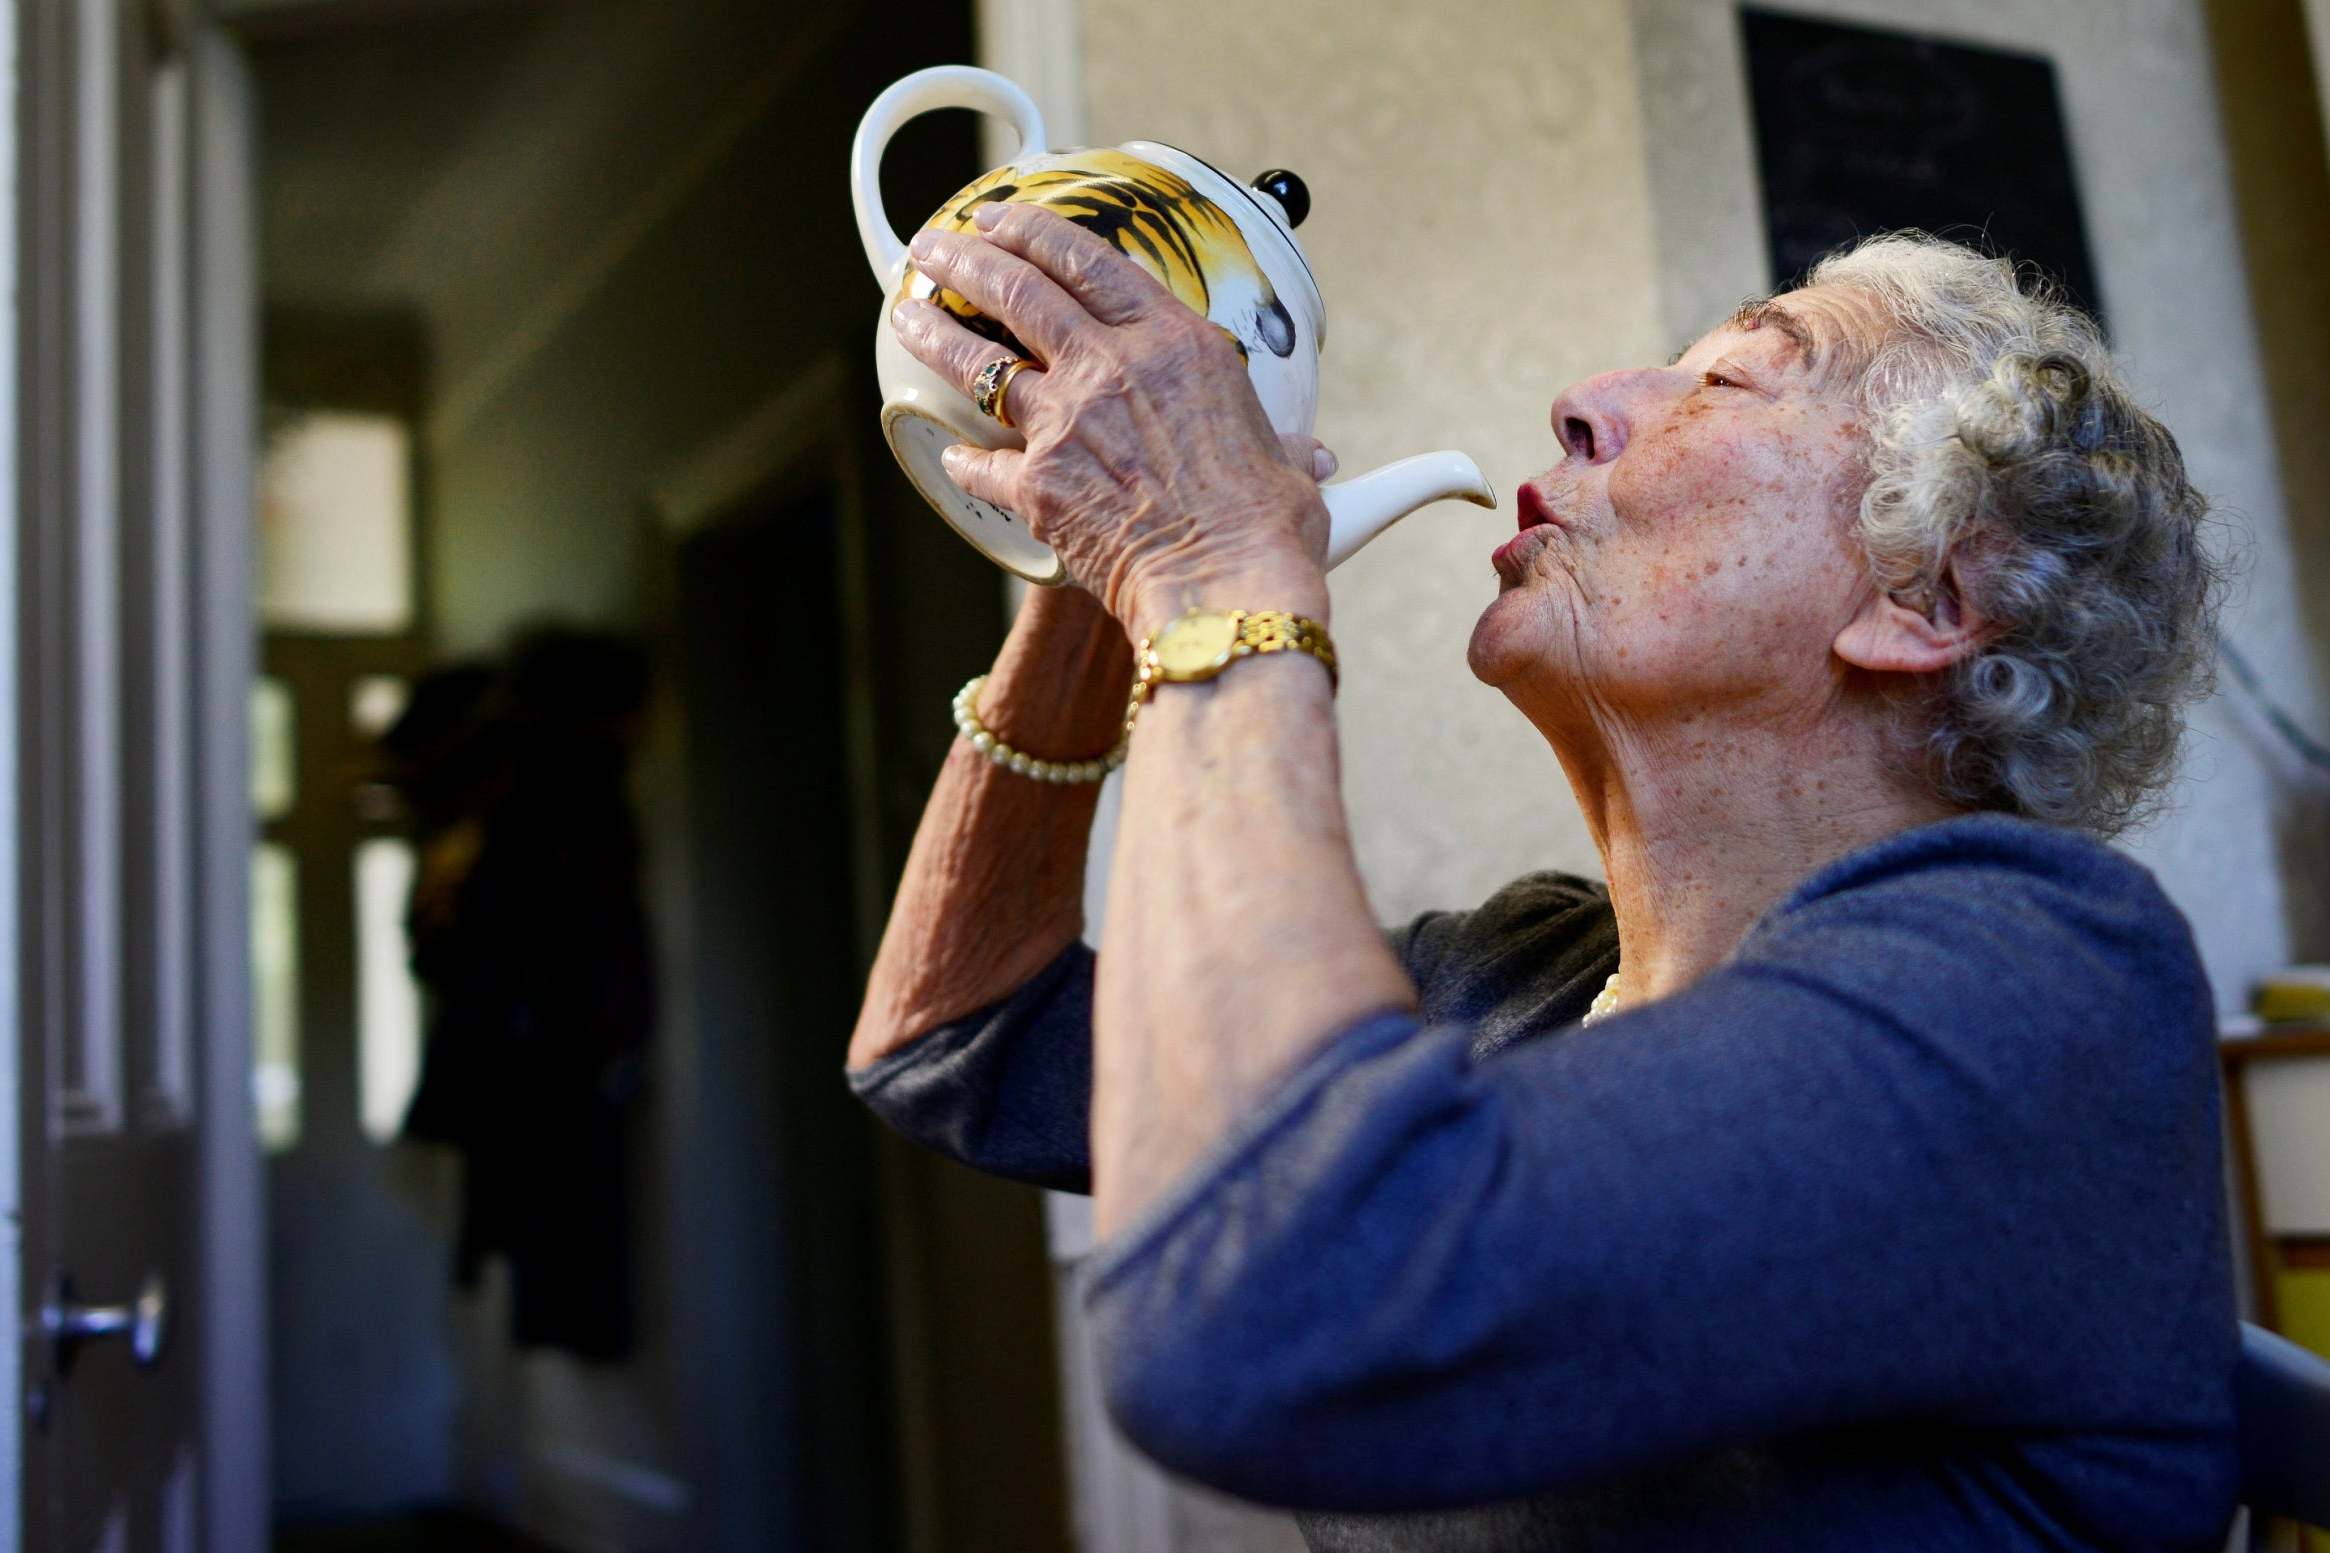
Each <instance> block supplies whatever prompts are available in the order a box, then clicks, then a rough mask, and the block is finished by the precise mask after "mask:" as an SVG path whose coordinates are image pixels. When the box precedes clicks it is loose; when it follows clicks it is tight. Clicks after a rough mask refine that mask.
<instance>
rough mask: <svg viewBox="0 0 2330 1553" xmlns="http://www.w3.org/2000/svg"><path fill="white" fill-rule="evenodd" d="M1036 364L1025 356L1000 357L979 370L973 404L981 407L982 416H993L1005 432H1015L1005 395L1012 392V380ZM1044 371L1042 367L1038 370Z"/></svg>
mask: <svg viewBox="0 0 2330 1553" xmlns="http://www.w3.org/2000/svg"><path fill="white" fill-rule="evenodd" d="M1035 365H1036V364H1035V363H1034V362H1032V361H1030V360H1028V359H1027V358H1026V357H1025V356H998V357H996V358H995V359H994V360H993V361H990V362H989V363H987V365H985V366H983V367H981V368H980V369H979V375H978V376H977V377H975V378H973V379H972V380H971V402H972V403H973V404H975V405H977V406H978V407H979V413H980V414H981V415H991V416H993V417H994V418H995V424H996V425H998V426H1001V427H1002V428H1003V429H1004V430H1005V431H1010V430H1013V429H1014V428H1013V427H1012V424H1011V415H1010V412H1008V411H1007V410H1005V409H1004V406H1003V398H1004V395H1006V394H1008V393H1010V392H1011V380H1012V379H1013V378H1014V377H1017V376H1018V375H1019V373H1020V372H1021V371H1022V370H1023V369H1025V368H1028V367H1034V366H1035ZM1036 370H1037V371H1039V372H1040V371H1042V370H1043V369H1042V368H1041V367H1037V368H1036Z"/></svg>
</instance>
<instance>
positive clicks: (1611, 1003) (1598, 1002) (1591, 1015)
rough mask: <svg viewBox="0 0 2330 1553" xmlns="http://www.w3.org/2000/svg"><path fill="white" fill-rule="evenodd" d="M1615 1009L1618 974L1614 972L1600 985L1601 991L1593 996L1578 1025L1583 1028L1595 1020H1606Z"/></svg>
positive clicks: (1616, 1005) (1616, 1004) (1616, 1006)
mask: <svg viewBox="0 0 2330 1553" xmlns="http://www.w3.org/2000/svg"><path fill="white" fill-rule="evenodd" d="M1617 1008H1618V973H1617V972H1616V971H1612V972H1611V973H1610V979H1609V980H1608V981H1606V982H1604V983H1602V990H1601V991H1599V992H1597V993H1595V994H1594V1002H1593V1005H1592V1006H1591V1007H1590V1008H1588V1009H1587V1010H1586V1012H1585V1016H1584V1017H1583V1018H1581V1019H1580V1020H1579V1021H1578V1023H1579V1025H1581V1026H1584V1025H1590V1024H1592V1023H1593V1022H1594V1021H1595V1020H1597V1019H1606V1018H1608V1017H1609V1016H1610V1015H1611V1014H1612V1013H1614V1012H1615V1011H1616V1010H1617Z"/></svg>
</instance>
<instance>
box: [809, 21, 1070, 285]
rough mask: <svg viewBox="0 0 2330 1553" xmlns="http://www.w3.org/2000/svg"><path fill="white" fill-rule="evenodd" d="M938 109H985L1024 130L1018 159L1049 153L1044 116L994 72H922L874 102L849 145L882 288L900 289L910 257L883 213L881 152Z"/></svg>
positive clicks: (853, 194) (869, 252) (862, 221)
mask: <svg viewBox="0 0 2330 1553" xmlns="http://www.w3.org/2000/svg"><path fill="white" fill-rule="evenodd" d="M933 108H980V109H984V110H985V111H987V112H989V113H992V114H994V115H996V116H997V117H999V118H1005V119H1009V120H1010V121H1011V126H1012V128H1014V129H1016V130H1018V131H1019V150H1017V151H1015V152H1013V153H1012V154H1013V155H1014V156H1015V157H1018V156H1027V155H1033V154H1036V153H1039V152H1042V151H1044V150H1045V149H1047V147H1046V146H1045V144H1044V116H1043V114H1042V113H1041V112H1039V111H1038V110H1037V108H1036V104H1035V99H1034V98H1032V97H1030V96H1028V94H1027V93H1025V92H1023V91H1021V90H1020V89H1019V88H1018V87H1017V86H1016V85H1014V84H1013V83H1012V82H1010V81H1008V80H1006V79H1004V78H1003V77H1002V76H999V75H997V74H996V73H995V72H994V71H992V70H980V69H976V68H974V67H973V66H970V65H933V66H932V67H931V68H930V69H928V70H917V71H915V72H914V74H912V75H910V76H907V77H906V78H905V79H903V80H900V81H896V82H893V83H892V84H891V86H890V88H889V89H888V90H887V91H885V92H883V93H882V95H881V96H879V97H877V98H875V99H874V105H873V106H872V107H870V108H868V109H867V110H866V116H865V117H864V118H862V119H860V120H859V121H858V135H857V139H856V140H855V141H853V142H851V144H850V152H849V166H850V203H851V204H852V205H853V206H855V207H856V209H857V217H858V240H859V241H860V242H862V243H864V244H865V245H866V262H867V263H868V264H871V265H872V266H873V267H874V278H875V279H876V280H878V281H880V282H881V283H882V285H883V286H885V287H889V286H895V285H896V284H897V283H898V277H899V274H900V273H901V266H902V265H903V263H904V261H905V258H906V243H905V241H904V240H903V239H901V238H900V237H899V236H898V234H897V233H896V232H895V231H893V230H892V229H891V226H890V217H889V214H888V213H887V212H886V211H884V210H883V209H882V152H883V149H884V148H885V147H887V146H888V145H889V144H890V137H891V136H892V135H894V134H896V133H897V132H898V126H900V125H901V124H904V123H905V122H906V121H907V120H908V119H911V118H913V117H914V116H915V115H917V114H921V113H928V112H929V111H930V110H931V109H933Z"/></svg>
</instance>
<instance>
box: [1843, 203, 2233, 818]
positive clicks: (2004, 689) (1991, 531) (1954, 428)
mask: <svg viewBox="0 0 2330 1553" xmlns="http://www.w3.org/2000/svg"><path fill="white" fill-rule="evenodd" d="M1805 284H1806V285H1807V286H1815V285H1817V286H1832V287H1837V288H1841V289H1844V290H1846V291H1849V292H1852V293H1855V294H1857V296H1859V297H1860V298H1862V299H1864V300H1866V301H1867V302H1869V303H1871V304H1873V305H1874V307H1875V308H1876V310H1877V312H1878V313H1879V314H1880V315H1881V317H1882V318H1883V320H1884V328H1883V330H1882V334H1881V337H1880V338H1879V339H1877V340H1875V341H1872V342H1866V344H1865V355H1864V359H1863V361H1862V363H1861V367H1862V370H1861V380H1860V391H1861V394H1862V398H1863V401H1864V403H1865V405H1866V407H1867V410H1868V414H1869V430H1870V449H1869V455H1868V458H1869V472H1870V481H1869V485H1868V488H1867V490H1866V491H1865V492H1864V494H1863V495H1862V498H1861V510H1860V522H1859V527H1860V536H1861V540H1862V543H1863V545H1864V546H1865V547H1866V549H1867V552H1868V557H1869V565H1870V569H1871V572H1872V574H1873V575H1874V577H1875V579H1876V581H1877V582H1878V584H1879V585H1880V586H1881V587H1884V588H1885V589H1887V590H1888V591H1889V592H1891V593H1893V594H1894V595H1895V596H1897V597H1900V598H1902V599H1904V600H1905V601H1908V602H1911V603H1913V604H1916V605H1918V606H1920V607H1925V606H1930V605H1931V604H1932V603H1933V602H1934V601H1935V600H1936V599H1937V598H1939V597H1942V596H1943V595H1945V594H1946V593H1947V592H1948V591H1949V590H1951V589H1952V588H1955V589H1956V590H1957V592H1958V594H1959V596H1960V597H1961V598H1962V599H1963V600H1964V601H1965V602H1966V603H1967V604H1969V605H1971V606H1973V607H1974V608H1975V609H1976V610H1978V611H1979V612H1980V614H1981V615H1982V616H1983V617H1984V618H1986V619H1987V620H1989V621H1991V622H1993V623H1994V625H1995V627H1996V634H1995V635H1994V636H1992V637H1990V638H1989V639H1988V640H1987V641H1985V643H1984V644H1983V646H1982V647H1981V648H1980V649H1979V650H1977V651H1976V652H1974V653H1973V654H1971V655H1969V656H1968V657H1967V658H1965V659H1963V660H1961V661H1960V662H1959V663H1958V664H1956V665H1955V666H1954V667H1953V668H1952V670H1951V671H1950V673H1949V675H1948V677H1947V681H1946V684H1945V685H1944V686H1943V687H1942V689H1941V691H1940V693H1939V695H1938V697H1937V698H1936V699H1935V700H1934V701H1933V702H1929V703H1927V704H1925V705H1924V706H1923V707H1922V712H1923V720H1922V724H1921V726H1920V728H1919V731H1918V741H1917V742H1918V744H1919V746H1920V750H1921V755H1922V758H1923V760H1924V761H1925V763H1926V765H1927V767H1928V769H1929V772H1930V775H1931V778H1932V780H1933V781H1934V783H1935V784H1936V786H1938V787H1939V789H1940V790H1941V792H1942V793H1943V795H1944V796H1945V797H1947V798H1949V799H1951V800H1952V801H1954V802H1959V803H1963V804H1966V805H1968V806H1969V807H1973V808H1979V809H1998V810H2005V811H2007V812H2009V813H2014V814H2022V815H2027V816H2029V817H2031V818H2033V819H2040V820H2047V821H2052V822H2055V823H2058V824H2066V825H2074V826H2078V827H2080V828H2082V829H2085V830H2088V831H2092V832H2094V833H2096V834H2099V835H2105V836H2109V835H2114V834H2117V833H2118V832H2119V831H2121V830H2124V829H2125V828H2126V827H2128V826H2129V825H2131V824H2133V823H2135V822H2136V821H2138V820H2140V819H2142V818H2144V817H2145V816H2146V815H2147V814H2148V813H2149V812H2150V811H2151V810H2152V808H2153V807H2154V806H2155V805H2156V804H2157V802H2158V800H2159V796H2160V794H2161V792H2162V791H2163V789H2164V788H2165V787H2166V785H2167V781H2168V778H2169V776H2170V775H2171V774H2172V772H2173V770H2174V767H2175V761H2176V755H2177V747H2178V743H2179V736H2180V734H2181V732H2182V729H2183V726H2184V717H2183V714H2184V709H2185V707H2186V706H2187V705H2189V704H2190V703H2191V702H2192V701H2194V700H2196V699H2197V698H2199V697H2201V696H2203V695H2205V694H2207V692H2208V690H2209V687H2210V682H2211V671H2212V668H2213V665H2214V662H2215V654H2214V644H2215V640H2216V634H2215V629H2214V617H2215V611H2216V605H2217V600H2218V596H2219V593H2220V591H2221V589H2220V575H2221V574H2220V571H2219V568H2218V566H2217V563H2216V562H2215V560H2214V559H2213V558H2212V557H2211V556H2210V554H2209V552H2208V549H2207V547H2206V545H2205V544H2204V543H2203V538H2202V532H2201V530H2202V526H2203V524H2204V523H2205V522H2206V520H2207V518H2208V510H2209V509H2208V503H2207V501H2206V500H2205V499H2204V498H2203V497H2202V496H2201V494H2200V493H2199V492H2198V491H2196V490H2194V489H2193V487H2192V485H2191V484H2190V483H2189V482H2188V481H2187V480H2186V479H2185V471H2184V459H2183V457H2182V455H2181V454H2179V452H2178V451H2177V446H2176V439H2175V438H2173V437H2171V436H2170V435H2169V434H2168V430H2167V428H2166V427H2164V426H2162V425H2161V424H2160V423H2159V422H2158V421H2156V420H2154V419H2153V418H2152V417H2151V416H2150V415H2148V414H2146V413H2145V412H2144V410H2143V409H2142V408H2141V407H2140V406H2139V405H2138V404H2137V403H2136V401H2135V398H2134V396H2133V395H2132V394H2131V393H2130V392H2129V390H2128V386H2127V384H2126V383H2125V382H2124V381H2123V380H2122V378H2121V377H2120V374H2119V371H2118V369H2117V368H2116V366H2115V365H2114V364H2113V362H2112V359H2111V355H2110V353H2109V352H2108V351H2107V350H2106V349H2105V347H2104V344H2103V341H2102V338H2101V337H2100V335H2099V334H2098V333H2097V330H2096V327H2095V324H2094V323H2093V321H2092V320H2090V319H2089V318H2088V317H2087V315H2086V314H2084V313H2082V312H2080V311H2079V310H2078V309H2077V308H2074V307H2071V306H2069V305H2068V304H2066V303H2065V302H2064V301H2062V300H2061V298H2060V296H2059V295H2058V294H2057V293H2056V292H2055V291H2054V290H2053V289H2052V288H2051V287H2049V286H2047V285H2045V284H2044V283H2034V284H2030V285H2025V284H2022V283H2021V277H2019V276H2018V274H2017V270H2016V267H2015V265H2014V264H2013V263H2011V262H2010V261H2008V260H2005V259H2000V258H1992V257H1988V256H1985V255H1983V254H1980V253H1977V252H1975V251H1974V250H1972V249H1970V248H1965V247H1962V246H1960V245H1958V244H1956V243H1951V242H1946V241H1944V240H1942V239H1940V238H1937V237H1932V236H1929V235H1927V234H1925V233H1922V232H1895V233H1888V234H1885V235H1882V236H1878V237H1872V238H1869V239H1866V240H1864V241H1862V242H1860V243H1858V244H1856V245H1854V246H1852V247H1850V248H1847V249H1843V250H1840V251H1839V252H1837V253H1834V254H1831V255H1830V256H1829V257H1828V258H1826V259H1823V260H1822V261H1821V262H1820V263H1819V264H1817V265H1815V266H1814V267H1813V269H1812V271H1811V272H1810V274H1809V275H1808V276H1807V277H1806V280H1805Z"/></svg>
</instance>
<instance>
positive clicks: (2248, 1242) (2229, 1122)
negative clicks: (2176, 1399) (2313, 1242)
mask: <svg viewBox="0 0 2330 1553" xmlns="http://www.w3.org/2000/svg"><path fill="white" fill-rule="evenodd" d="M2224 1090H2225V1133H2226V1144H2227V1147H2229V1148H2230V1149H2231V1151H2232V1154H2233V1172H2234V1179H2235V1181H2236V1183H2237V1184H2238V1185H2239V1187H2240V1192H2241V1244H2242V1249H2243V1250H2244V1252H2245V1253H2246V1254H2247V1255H2248V1258H2249V1283H2250V1300H2251V1310H2252V1312H2253V1314H2254V1315H2255V1317H2256V1321H2257V1324H2258V1325H2259V1326H2261V1327H2264V1328H2265V1329H2266V1330H2267V1331H2269V1332H2273V1331H2279V1330H2280V1323H2279V1319H2278V1318H2279V1315H2280V1311H2279V1308H2278V1302H2277V1301H2276V1300H2275V1299H2274V1287H2273V1285H2274V1275H2275V1273H2276V1271H2277V1268H2276V1266H2275V1258H2274V1252H2273V1242H2272V1241H2271V1240H2270V1239H2268V1238H2267V1236H2266V1233H2265V1197H2264V1193H2263V1188H2262V1185H2261V1182H2260V1178H2259V1175H2258V1170H2257V1137H2256V1133H2255V1131H2254V1130H2253V1129H2252V1128H2251V1126H2250V1122H2249V1091H2248V1085H2247V1084H2245V1083H2244V1082H2243V1081H2242V1073H2241V1069H2240V1068H2239V1067H2238V1066H2237V1065H2235V1064H2234V1063H2233V1062H2232V1061H2231V1059H2230V1058H2229V1057H2228V1058H2227V1060H2226V1066H2225V1084H2224Z"/></svg>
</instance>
